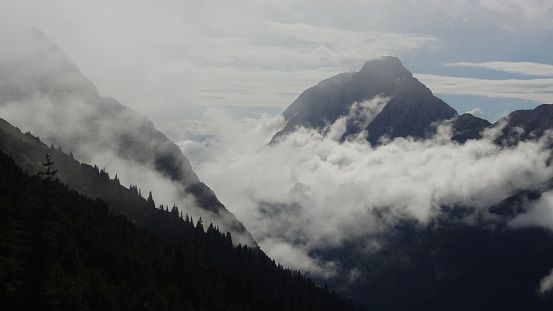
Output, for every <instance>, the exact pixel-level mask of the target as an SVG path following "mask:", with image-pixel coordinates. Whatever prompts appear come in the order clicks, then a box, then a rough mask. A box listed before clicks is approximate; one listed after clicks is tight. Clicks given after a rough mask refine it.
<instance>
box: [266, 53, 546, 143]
mask: <svg viewBox="0 0 553 311" xmlns="http://www.w3.org/2000/svg"><path fill="white" fill-rule="evenodd" d="M363 108H365V109H363ZM282 115H283V116H284V119H285V121H286V123H285V126H284V128H283V129H282V130H281V131H279V132H278V133H276V134H275V136H274V137H273V140H272V142H273V143H274V142H276V141H277V140H278V139H279V138H280V137H282V136H283V135H286V134H288V133H291V132H293V131H294V129H295V128H297V127H307V128H314V129H318V130H321V131H322V132H324V131H325V130H326V129H327V128H328V127H329V126H330V125H332V124H334V123H335V122H336V121H338V120H339V119H340V118H345V119H346V120H345V121H346V127H345V131H344V134H343V136H342V137H341V139H342V140H346V139H348V138H350V137H356V136H357V135H359V134H362V135H365V138H366V140H367V141H368V142H369V143H371V144H373V145H378V144H379V140H380V139H382V138H383V137H386V138H389V139H394V138H396V137H413V138H415V139H425V138H429V137H431V136H432V135H434V134H435V133H436V125H437V124H438V123H440V122H443V121H446V120H451V121H452V128H453V136H452V139H453V140H455V141H458V142H461V143H463V142H465V141H467V140H469V139H479V138H481V137H482V136H481V134H482V131H483V130H484V129H487V128H491V127H493V126H496V125H497V124H498V123H500V122H504V121H506V120H508V122H507V124H506V126H505V127H504V128H503V129H502V134H501V135H500V136H499V137H498V138H497V139H498V142H499V141H502V140H509V139H513V138H516V139H528V138H536V137H539V136H541V135H542V134H543V133H544V131H545V130H547V129H551V128H552V127H553V106H551V105H547V104H545V105H540V106H538V107H537V108H536V109H534V110H519V111H514V112H512V113H511V114H509V115H508V116H507V117H505V118H502V119H501V120H498V121H497V122H495V123H494V124H491V123H490V122H489V121H487V120H484V119H481V118H478V117H476V116H473V115H471V114H467V113H465V114H462V115H459V114H458V113H457V111H455V109H453V108H452V107H451V106H449V105H448V104H447V103H445V102H444V101H443V100H441V99H439V98H438V97H436V96H434V95H433V94H432V91H430V89H429V88H427V87H426V86H425V85H424V84H422V83H421V82H419V81H418V80H417V79H416V78H414V77H413V75H412V74H411V73H410V72H409V71H408V70H407V69H405V67H403V65H402V63H401V61H400V60H399V59H398V58H396V57H391V56H386V57H381V58H377V59H373V60H370V61H368V62H366V63H365V65H364V66H363V68H362V69H361V70H360V71H359V72H348V73H342V74H338V75H336V76H334V77H332V78H329V79H327V80H324V81H321V82H320V83H319V84H317V85H315V86H313V87H311V88H309V89H307V90H305V91H304V92H303V93H302V94H301V95H300V96H299V97H298V98H297V99H296V100H295V101H294V102H293V103H292V104H291V105H290V106H288V108H286V109H285V110H284V112H283V113H282ZM521 130H522V131H521Z"/></svg>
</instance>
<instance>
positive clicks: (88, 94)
mask: <svg viewBox="0 0 553 311" xmlns="http://www.w3.org/2000/svg"><path fill="white" fill-rule="evenodd" d="M4 49H6V50H8V51H11V53H9V52H8V53H3V54H2V56H3V57H2V59H0V114H1V116H2V117H3V118H5V119H7V120H8V121H9V122H11V123H13V124H14V125H16V126H18V127H20V128H23V129H25V130H26V131H27V130H30V131H31V132H33V133H38V134H39V135H40V137H41V138H42V140H44V141H46V142H48V143H49V144H53V145H57V146H62V147H63V148H64V149H65V150H67V151H71V152H72V154H73V155H74V156H75V158H76V159H78V160H80V161H82V162H86V163H96V164H98V165H100V166H105V167H108V168H111V170H112V171H115V172H116V173H118V174H119V177H120V178H122V179H123V178H124V179H125V180H130V181H131V183H135V184H138V185H140V186H141V187H145V186H149V187H157V189H158V191H164V192H168V193H170V198H165V197H164V199H166V200H174V201H173V202H171V203H177V204H179V205H180V206H181V208H184V209H185V210H187V211H188V212H189V213H191V214H196V215H198V216H202V217H203V218H204V219H208V220H211V221H213V222H214V223H217V225H219V226H220V227H221V228H222V229H223V230H225V231H230V232H232V233H233V235H234V237H235V240H236V241H237V242H240V243H243V244H249V245H255V244H256V243H255V241H254V239H253V238H252V236H251V234H250V233H249V232H248V231H247V230H246V229H245V228H244V226H243V225H242V224H241V223H240V222H239V221H238V220H237V219H236V218H235V217H234V215H233V214H232V213H230V212H229V211H228V210H227V209H226V208H225V207H224V205H223V204H222V203H221V202H219V200H218V199H217V197H216V196H215V194H214V193H213V191H212V190H211V189H210V188H209V187H208V186H206V185H205V184H204V183H202V182H201V181H200V180H199V179H198V176H197V175H196V174H195V173H194V171H193V169H192V167H191V165H190V162H189V161H188V159H187V158H186V157H185V156H184V155H183V154H182V152H181V150H180V149H179V147H178V146H177V145H175V144H174V143H173V142H172V141H170V140H169V139H168V138H167V137H166V136H165V135H164V134H163V133H161V132H160V131H158V130H156V128H155V126H154V124H153V123H152V122H151V121H150V120H148V119H147V118H146V117H145V116H143V115H141V114H140V113H138V112H136V111H134V110H132V109H130V108H128V107H125V106H123V105H121V104H120V103H119V102H117V101H116V100H115V99H113V98H109V97H103V96H101V95H100V94H99V93H98V90H97V89H96V87H95V86H94V84H93V83H92V82H91V81H90V80H89V79H87V78H86V77H85V76H84V75H83V74H82V73H81V71H80V70H79V68H78V67H77V66H76V65H75V63H74V62H73V61H72V60H71V59H69V58H68V57H67V56H66V55H65V54H64V53H63V52H62V51H61V50H60V49H59V48H58V47H57V46H56V45H55V44H54V43H52V42H51V41H49V40H48V39H47V38H46V37H45V36H44V34H43V33H41V32H40V31H38V30H36V29H34V30H32V31H28V32H23V33H21V34H20V36H18V37H17V38H14V42H13V44H6V45H4ZM148 182H149V184H147V185H142V184H143V183H148ZM70 185H71V186H75V187H77V185H76V184H75V185H72V184H70ZM79 190H81V191H82V190H83V189H79ZM85 193H86V192H85ZM164 194H165V193H164ZM154 195H155V191H154ZM168 196H169V195H168ZM198 207H199V208H198Z"/></svg>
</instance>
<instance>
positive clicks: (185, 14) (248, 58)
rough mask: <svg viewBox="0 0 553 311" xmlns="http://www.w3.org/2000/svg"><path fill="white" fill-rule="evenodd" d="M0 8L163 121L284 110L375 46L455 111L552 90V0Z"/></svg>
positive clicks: (66, 2)
mask: <svg viewBox="0 0 553 311" xmlns="http://www.w3.org/2000/svg"><path fill="white" fill-rule="evenodd" d="M0 12H1V13H0V18H1V19H2V21H3V25H2V27H4V28H6V27H10V25H11V24H12V23H20V24H28V25H33V26H36V27H37V28H39V29H41V30H42V31H43V32H44V33H45V35H46V36H47V37H49V38H50V39H51V40H52V41H54V42H55V43H57V44H58V45H59V46H60V47H61V48H62V49H63V50H64V51H65V52H66V53H67V54H68V55H69V56H70V57H71V58H72V59H73V60H74V61H75V62H76V63H77V64H78V66H79V67H80V68H81V70H82V71H83V73H84V74H85V75H86V76H88V77H89V78H90V79H91V80H92V81H93V82H94V83H95V84H96V85H97V86H98V88H99V90H100V93H101V94H102V95H104V96H112V97H114V98H116V99H118V100H119V101H120V102H121V103H123V104H125V105H127V106H130V107H132V108H135V109H137V110H139V111H140V112H142V113H144V114H146V115H148V116H149V117H150V118H152V119H153V120H154V121H155V122H156V124H158V127H160V128H161V129H164V128H168V127H170V126H171V124H172V123H173V122H179V121H180V120H182V119H199V118H201V117H202V114H203V112H204V111H205V109H206V108H208V107H221V106H224V107H227V108H231V109H232V111H233V112H234V113H235V115H237V116H243V115H252V114H255V113H259V112H269V113H272V114H278V113H280V112H282V110H283V109H284V108H286V107H287V106H288V105H289V104H290V103H291V102H292V101H293V100H294V99H295V98H296V97H297V96H298V95H299V94H300V93H301V92H302V91H303V90H305V89H306V88H308V87H310V86H312V85H314V84H316V83H318V82H319V81H320V80H323V79H325V78H328V77H330V76H332V75H334V74H337V73H339V72H344V71H357V70H359V69H360V68H361V66H362V64H363V63H364V62H365V61H367V60H369V59H371V58H374V57H378V56H381V55H394V56H398V57H400V58H401V60H402V62H403V64H404V65H405V67H406V68H407V69H409V70H410V71H411V72H413V73H414V74H415V76H416V77H417V78H419V79H420V80H421V81H422V82H423V83H425V84H426V85H427V86H428V87H429V88H430V89H432V90H433V91H434V93H435V94H437V95H438V96H439V97H441V98H442V99H444V100H445V101H446V102H448V103H449V104H450V105H452V106H453V107H454V108H456V109H457V110H458V111H459V112H460V113H462V112H465V111H469V110H473V109H475V108H479V109H480V111H482V112H483V114H482V117H485V118H487V119H489V120H491V121H494V120H496V119H497V118H499V117H500V116H501V115H503V114H505V113H507V112H509V111H512V110H514V109H521V108H533V107H535V106H536V105H537V104H539V103H547V102H549V103H550V102H553V53H551V51H552V49H553V29H552V28H553V2H552V1H543V0H524V1H522V0H518V1H517V0H483V1H478V0H460V1H455V2H451V1H433V0H411V1H409V0H404V1H377V0H373V1H371V0H364V1H337V0H336V1H333V0H317V1H314V0H307V1H294V0H278V1H254V0H232V1H230V0H229V1H188V0H178V1H175V0H167V1H153V0H152V1H150V0H132V1H131V0H125V1H113V0H110V1H107V0H97V1H74V0H51V1H28V0H17V1H9V0H0ZM474 111H478V110H474Z"/></svg>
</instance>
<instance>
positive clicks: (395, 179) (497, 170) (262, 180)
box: [179, 111, 553, 276]
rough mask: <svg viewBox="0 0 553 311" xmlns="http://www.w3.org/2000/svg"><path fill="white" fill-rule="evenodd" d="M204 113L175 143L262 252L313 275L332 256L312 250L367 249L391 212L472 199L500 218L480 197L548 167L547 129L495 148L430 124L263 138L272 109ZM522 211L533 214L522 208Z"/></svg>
mask: <svg viewBox="0 0 553 311" xmlns="http://www.w3.org/2000/svg"><path fill="white" fill-rule="evenodd" d="M204 121H205V122H206V124H213V125H214V128H213V132H212V133H215V134H214V136H212V137H211V138H210V139H208V140H207V141H206V142H197V141H192V140H186V141H181V142H180V143H179V145H180V147H181V148H182V149H183V151H184V152H185V154H187V155H188V156H189V158H190V159H191V161H192V163H193V166H194V168H195V170H196V172H197V173H198V175H199V176H200V178H201V179H203V180H205V182H206V183H207V184H208V185H210V187H212V189H214V191H215V192H216V193H217V195H218V196H219V198H220V199H221V201H222V202H223V203H224V204H225V205H226V206H227V207H228V208H229V210H231V211H232V212H233V213H234V214H235V215H236V216H237V217H238V218H239V219H240V220H241V221H243V222H244V224H245V226H246V227H247V228H248V229H249V230H250V231H251V232H252V234H253V235H254V237H255V238H256V239H257V241H258V242H259V244H260V245H261V247H262V248H263V249H264V250H265V251H267V253H268V254H269V255H270V256H273V257H274V258H275V259H277V260H278V261H280V262H282V263H284V264H286V265H288V266H290V267H293V268H298V269H303V270H304V271H309V272H311V273H313V274H315V275H319V276H329V275H332V274H333V273H337V271H339V270H337V269H338V267H339V263H336V262H324V261H321V260H320V258H317V257H315V256H312V255H311V254H312V253H311V251H313V250H317V249H325V248H328V247H334V246H339V245H341V244H343V243H344V242H347V241H351V240H353V239H359V238H360V237H363V239H364V240H365V241H366V248H367V250H371V249H372V250H374V249H375V248H377V247H378V242H377V241H375V240H374V239H372V238H371V237H372V236H374V235H375V234H377V233H379V232H382V231H383V230H386V228H387V226H388V225H390V224H393V223H394V222H395V221H396V220H397V219H398V218H401V217H411V218H414V219H417V220H418V221H420V222H421V223H426V222H427V221H428V220H429V219H431V218H432V217H435V216H437V215H439V213H440V209H439V206H443V205H468V206H472V207H475V208H476V211H475V213H474V214H473V215H471V216H469V217H467V219H466V221H468V222H474V221H477V219H480V220H482V219H484V220H486V221H491V222H493V221H501V219H499V218H498V217H499V216H497V215H494V214H490V213H488V212H487V207H489V206H490V205H492V204H494V203H497V202H499V201H501V200H503V199H505V198H506V197H508V196H510V195H512V194H513V193H514V192H515V191H516V190H517V189H537V188H540V187H543V186H544V184H545V183H546V182H547V181H548V180H549V179H550V178H551V177H553V168H552V167H551V166H548V164H547V163H548V159H549V158H550V155H551V153H550V150H549V149H548V148H547V144H548V143H550V142H551V139H550V137H549V136H547V137H544V138H543V139H542V140H540V141H538V142H522V143H519V144H518V145H516V146H514V147H509V148H506V147H505V148H503V147H499V146H497V145H495V144H493V143H492V142H491V140H492V139H493V135H494V133H497V131H495V132H494V131H490V132H489V133H487V134H486V137H488V138H489V139H484V140H480V141H468V142H467V143H465V144H464V145H459V144H457V143H454V142H451V140H450V139H449V138H450V135H451V133H450V129H449V128H448V127H440V129H439V131H438V134H437V135H436V136H435V137H434V138H433V139H431V140H427V141H414V140H412V139H404V138H399V139H395V140H392V141H390V142H388V143H386V144H384V145H382V146H380V147H378V148H373V147H371V146H370V145H369V144H368V143H366V142H365V141H364V140H363V139H359V140H353V141H349V142H344V143H339V142H338V141H336V140H335V139H332V137H339V136H340V135H335V134H336V133H334V134H333V135H327V136H326V137H323V136H322V135H321V134H320V133H319V132H317V131H312V130H306V129H299V130H298V131H296V132H295V133H293V134H291V135H289V136H286V137H285V138H284V139H283V140H281V141H280V142H279V144H276V145H267V143H268V142H269V140H270V139H271V136H272V135H273V134H274V133H275V132H276V131H277V130H279V129H280V128H281V127H282V125H283V120H282V119H281V118H280V117H276V118H271V117H267V116H265V117H262V118H260V119H259V120H253V119H243V120H240V121H234V120H232V119H230V118H229V117H228V116H226V115H225V113H223V112H220V111H210V112H209V113H207V114H206V116H205V119H204ZM337 123H338V122H337ZM335 126H339V124H335ZM333 130H336V129H332V128H331V129H330V131H329V132H332V131H333ZM330 136H332V137H330ZM382 209H387V212H386V213H384V214H380V216H377V215H378V214H379V213H378V211H381V210H382ZM538 216H539V215H538ZM527 217H529V218H531V219H534V215H533V214H532V210H530V212H529V213H528V215H527ZM306 256H308V258H310V259H307V258H306ZM309 256H310V257H309Z"/></svg>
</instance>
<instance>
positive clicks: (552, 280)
mask: <svg viewBox="0 0 553 311" xmlns="http://www.w3.org/2000/svg"><path fill="white" fill-rule="evenodd" d="M552 289H553V269H552V270H551V271H550V272H549V274H548V275H546V276H544V277H543V278H542V279H541V281H540V287H539V288H538V293H539V294H540V295H545V294H548V293H549V294H550V293H551V290H552Z"/></svg>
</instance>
